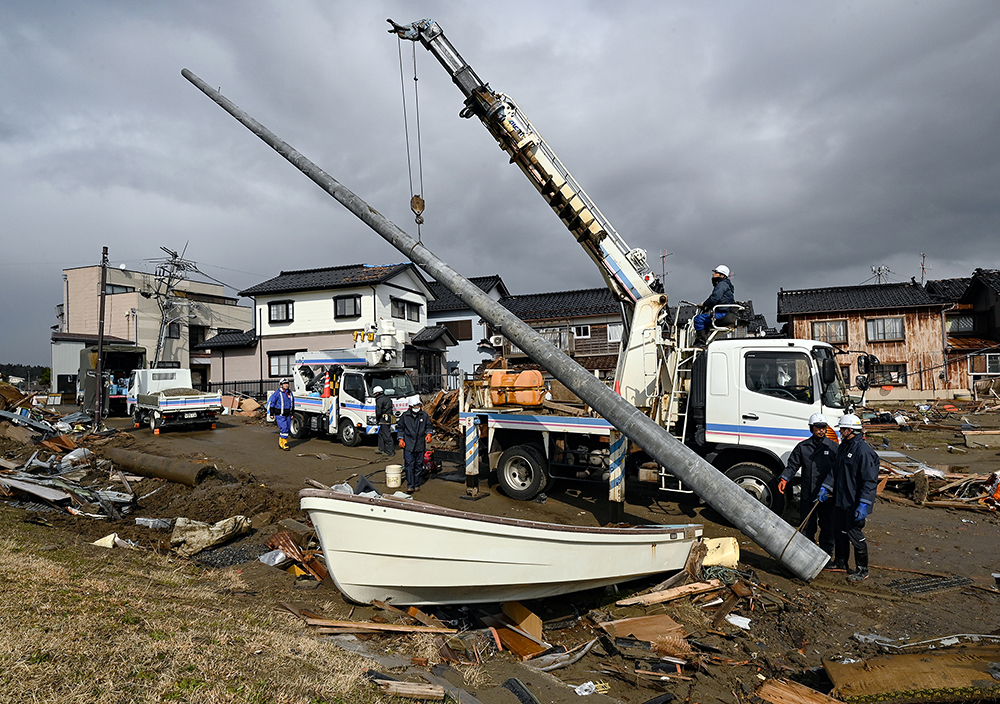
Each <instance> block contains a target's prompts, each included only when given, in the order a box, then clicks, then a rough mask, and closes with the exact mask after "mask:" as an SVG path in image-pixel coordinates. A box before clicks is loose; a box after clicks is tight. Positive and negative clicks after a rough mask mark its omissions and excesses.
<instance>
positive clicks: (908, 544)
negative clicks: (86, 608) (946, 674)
mask: <svg viewBox="0 0 1000 704" xmlns="http://www.w3.org/2000/svg"><path fill="white" fill-rule="evenodd" d="M974 421H975V422H976V423H977V424H979V425H981V426H982V427H984V428H989V427H993V428H996V427H1000V416H996V415H993V416H990V415H980V416H975V419H974ZM957 422H958V421H957V420H955V421H954V423H953V424H954V425H955V426H956V430H957ZM111 424H112V425H114V426H117V427H119V428H121V429H122V430H123V431H124V432H123V433H122V434H121V435H120V436H118V437H116V438H115V439H114V440H112V441H111V442H110V443H108V445H107V446H115V447H123V448H127V449H130V450H136V451H140V452H148V453H152V454H156V455H160V456H165V457H174V458H182V459H186V460H189V461H192V462H199V463H204V464H205V465H206V466H210V467H213V468H214V471H213V472H212V473H211V475H210V476H208V477H207V478H206V479H204V480H203V481H202V482H201V483H200V484H199V485H198V486H196V487H194V488H189V487H185V486H181V485H178V484H171V483H167V482H161V481H157V480H150V479H145V480H142V481H141V482H139V484H138V486H137V487H136V492H137V494H138V495H139V496H143V497H144V498H142V499H141V500H140V501H139V503H138V507H137V509H136V510H135V511H134V512H133V513H132V514H131V515H130V516H128V517H127V518H126V519H125V520H122V521H116V522H107V521H96V520H91V519H85V518H74V517H72V516H68V515H64V514H53V513H47V514H45V515H44V519H45V520H46V521H48V522H49V523H50V524H51V526H52V527H46V526H39V527H38V529H37V530H38V531H39V532H40V535H41V536H42V537H40V539H39V540H40V542H42V543H44V542H46V541H48V542H52V541H53V540H55V542H58V541H59V538H58V537H56V538H53V537H51V536H59V535H64V536H68V535H73V536H76V537H75V540H77V541H80V540H83V539H87V540H93V539H96V538H99V537H102V536H104V535H106V534H108V533H109V532H111V531H116V532H118V534H119V535H120V536H122V537H124V538H127V539H130V540H133V541H135V542H137V543H138V544H140V545H142V546H144V547H151V548H156V547H162V546H163V541H164V538H166V537H167V534H166V533H156V532H152V531H150V530H148V529H145V528H140V527H137V526H135V524H134V518H135V517H136V516H145V517H153V518H176V517H179V516H185V517H188V518H192V519H197V520H201V521H206V522H215V521H218V520H221V519H223V518H227V517H229V516H232V515H234V514H243V515H247V516H250V517H252V518H253V519H254V526H255V530H254V531H253V532H252V533H251V534H250V535H249V536H247V537H245V538H243V539H241V540H240V541H239V543H238V544H237V545H236V546H235V550H234V546H229V547H228V548H226V549H225V551H228V552H229V553H232V552H234V551H235V553H236V554H237V555H240V554H243V555H245V556H248V557H249V558H250V559H251V562H248V563H246V564H245V566H244V567H243V568H242V569H243V577H244V579H245V580H246V581H248V582H249V583H250V584H252V585H255V586H256V587H257V589H258V592H259V595H260V598H262V599H270V600H273V601H274V602H279V601H290V602H295V603H297V604H299V605H302V606H306V607H309V608H312V609H314V610H317V611H319V610H322V609H321V608H320V605H321V604H325V605H326V606H327V608H326V613H328V614H329V615H330V616H331V617H333V618H345V617H347V616H348V615H350V617H351V618H354V619H365V618H369V617H371V616H372V614H373V613H374V612H373V610H372V609H371V608H369V607H363V606H356V605H353V604H350V603H347V602H345V601H344V600H343V599H341V598H340V597H339V594H337V592H336V589H335V587H333V586H332V584H328V583H324V584H322V585H321V586H320V587H319V588H318V589H316V590H315V591H308V592H305V591H303V590H301V589H297V588H296V587H295V578H294V577H292V576H291V575H287V574H285V573H283V572H278V571H277V570H274V569H272V568H265V567H264V566H263V565H261V564H260V563H256V562H253V561H252V559H253V556H254V555H256V554H257V553H259V552H263V550H264V548H263V543H264V541H265V540H266V539H267V537H268V536H269V535H270V534H271V533H273V532H274V531H275V530H277V526H276V524H277V522H278V521H279V520H281V519H284V518H296V519H298V520H303V521H304V520H306V516H305V514H304V513H303V512H301V511H300V510H299V508H298V499H297V496H296V493H297V492H298V490H299V489H301V488H302V487H303V486H304V482H305V480H306V479H307V478H311V479H315V480H318V481H320V482H323V483H324V484H328V485H329V484H336V483H339V482H343V481H349V482H351V483H352V484H353V483H354V482H355V481H356V480H357V478H358V476H359V475H365V476H367V477H368V478H369V479H370V480H371V481H372V483H374V484H375V486H376V487H377V488H379V489H383V488H384V486H385V474H384V466H385V464H386V462H385V460H384V458H380V457H377V456H376V455H375V447H374V445H372V444H363V445H361V446H359V447H356V448H348V447H344V446H342V445H340V444H339V443H336V442H333V441H331V440H329V439H326V438H307V439H304V440H301V441H292V443H291V444H292V450H291V452H282V451H281V450H280V449H279V448H278V445H277V436H276V432H275V430H274V426H273V425H266V424H264V423H263V422H262V421H258V420H254V419H244V418H239V417H225V418H224V419H223V420H222V422H220V423H219V425H218V427H217V429H216V430H213V431H187V432H179V431H175V432H166V431H165V432H163V433H162V434H161V435H158V436H155V435H153V434H152V433H151V432H150V431H149V430H148V429H147V428H141V429H134V430H133V429H132V428H131V427H129V426H130V424H128V423H126V422H125V421H124V420H122V419H119V420H116V419H112V421H111ZM955 432H956V431H955V430H949V431H944V430H938V431H915V432H909V433H904V432H899V431H894V432H890V433H885V434H881V433H878V434H873V435H872V436H871V438H870V441H871V442H872V444H873V445H875V446H881V445H882V442H883V438H884V439H885V441H887V442H888V444H889V446H890V447H891V448H892V449H896V450H900V451H901V452H904V453H906V454H908V455H910V456H913V457H915V458H918V459H920V460H923V461H925V462H928V463H929V464H932V465H934V466H937V467H941V468H945V469H946V471H956V472H961V471H967V472H970V473H985V472H990V471H996V470H997V469H1000V446H995V447H978V448H970V449H968V450H967V452H964V453H963V452H961V450H965V449H966V448H965V447H964V445H963V444H962V440H961V438H960V437H956V435H955ZM904 444H905V447H904ZM997 444H998V445H1000V442H998V443H997ZM949 446H951V447H952V448H953V450H952V451H949V450H948V447H949ZM955 447H959V448H961V450H955V449H954V448H955ZM23 453H24V448H21V447H19V446H16V445H15V444H14V443H11V442H10V441H6V440H0V454H3V455H4V456H7V457H11V456H15V455H21V454H23ZM318 454H322V455H326V456H328V458H325V459H321V458H319V457H317V455H318ZM401 457H402V455H401V453H400V454H399V455H398V458H399V459H398V461H400V462H401ZM457 469H459V468H458V467H457V466H456V465H449V464H445V465H444V466H443V467H442V470H443V473H447V472H449V471H453V470H457ZM483 488H484V489H485V490H486V491H488V492H489V496H488V497H486V498H484V499H482V500H480V501H476V502H469V501H465V500H462V499H461V498H460V497H461V496H462V495H463V494H464V483H456V482H452V481H446V480H444V479H442V478H440V476H435V477H434V478H432V479H431V480H430V481H429V482H428V483H427V484H425V485H424V487H423V488H422V489H421V491H420V493H419V494H418V495H417V498H418V499H419V500H421V501H426V502H429V503H433V504H437V505H441V506H447V507H451V508H456V509H461V510H467V511H474V512H479V513H486V514H491V515H499V516H509V517H516V518H524V519H533V520H540V521H547V522H553V523H567V524H576V525H600V524H601V523H603V522H605V521H606V520H607V518H608V512H607V498H606V495H607V490H606V488H604V487H602V486H600V485H594V484H579V485H573V484H568V483H567V484H565V485H563V486H561V487H556V488H555V489H554V490H553V492H552V493H550V494H549V495H548V498H547V500H546V501H544V503H539V502H519V501H513V500H511V499H508V498H507V497H505V496H503V494H501V493H500V492H499V491H498V490H497V488H496V486H495V484H494V483H493V482H492V481H490V482H489V485H488V486H487V485H486V483H484V486H483ZM626 499H627V504H626V511H625V513H626V520H628V521H630V522H634V523H650V522H653V523H669V522H673V521H678V522H681V521H682V522H689V521H694V522H700V523H703V524H704V526H705V535H706V536H708V537H720V536H728V535H735V536H737V537H738V538H739V539H740V546H741V550H742V557H741V561H742V563H743V565H744V566H743V567H741V569H742V570H744V571H745V572H746V573H752V575H753V578H754V579H755V580H756V581H757V582H758V583H759V584H761V585H762V586H763V587H765V588H766V589H767V590H769V591H770V592H771V593H772V594H774V595H777V596H776V597H775V598H774V599H773V600H772V601H773V602H774V603H776V604H779V605H780V607H774V608H770V609H768V610H767V611H766V612H765V611H763V606H764V605H763V604H762V603H761V602H760V601H757V602H756V603H755V604H754V606H753V610H750V608H749V607H748V606H746V602H744V606H742V607H741V608H740V609H739V610H738V611H736V612H735V613H738V614H741V615H744V616H748V617H749V618H750V619H751V625H750V629H749V631H741V630H740V629H738V628H735V627H728V626H724V627H723V628H722V629H719V630H720V631H721V632H722V633H724V635H716V634H714V633H709V632H708V630H714V629H708V630H706V626H705V617H704V616H703V615H702V614H701V612H699V611H698V609H695V608H691V607H690V606H686V605H680V604H674V605H667V606H656V607H648V608H646V609H643V608H641V607H631V608H618V607H615V606H614V600H615V599H616V598H620V595H616V594H615V593H614V590H598V591H597V592H586V593H582V594H577V595H570V596H566V597H561V598H559V599H550V600H546V601H544V602H541V603H531V604H529V606H530V607H531V608H532V609H534V610H535V611H536V612H537V613H538V614H539V615H540V616H542V617H543V619H547V620H551V621H552V622H553V624H554V625H557V626H566V625H567V623H568V622H567V621H566V620H565V618H564V617H565V616H567V615H573V614H579V615H583V614H586V613H587V612H589V611H591V610H593V609H597V610H600V611H603V612H606V613H608V614H612V615H613V616H614V617H615V618H624V617H629V616H639V615H646V614H653V613H668V614H670V615H671V616H673V617H674V618H675V619H676V620H678V621H681V622H682V623H684V624H685V626H687V627H688V630H689V631H692V630H696V629H699V628H700V629H701V634H700V635H699V636H698V637H697V640H698V642H699V643H700V644H702V645H705V646H707V647H708V648H709V649H714V650H715V651H717V652H714V653H713V658H714V659H713V660H711V661H708V662H706V664H705V665H704V667H703V668H702V669H701V670H700V671H696V670H685V671H684V673H683V676H684V677H685V678H687V679H673V680H670V681H664V682H660V683H656V682H651V681H640V682H636V681H634V680H633V681H627V678H616V677H614V676H611V675H609V674H606V673H601V672H598V671H597V669H598V667H599V666H600V664H601V663H613V664H614V663H617V664H619V665H624V664H627V663H628V661H627V660H625V659H623V658H622V657H621V656H615V655H614V654H612V653H608V652H606V650H604V649H602V647H601V646H598V648H597V649H595V651H594V652H593V653H592V654H591V655H589V656H587V657H586V658H585V659H584V660H583V661H581V662H580V663H579V664H577V665H575V666H572V667H570V668H566V669H563V670H558V671H556V672H554V673H553V675H554V677H553V676H551V675H542V674H537V673H533V672H531V671H529V670H526V669H525V668H524V667H523V666H522V665H520V664H517V663H516V662H514V660H513V659H512V658H511V657H510V655H509V654H507V653H500V654H495V655H494V656H493V657H492V658H491V659H490V660H489V661H488V662H487V664H486V668H485V674H486V677H485V679H484V680H483V681H480V682H477V683H476V686H470V685H468V684H465V685H463V686H465V688H466V689H467V690H469V691H472V692H473V693H474V694H475V696H477V697H478V698H479V699H480V700H481V701H482V702H484V703H485V704H515V703H516V701H517V699H516V698H515V697H514V696H513V695H512V694H511V693H510V692H509V691H507V690H505V689H503V688H501V687H500V686H499V685H500V684H501V683H502V682H503V681H504V680H505V679H506V678H507V677H509V676H517V677H519V678H520V679H521V680H522V681H524V682H526V683H527V684H528V685H529V687H530V688H531V689H532V691H533V692H534V693H535V695H536V696H537V697H538V699H539V700H540V701H541V702H570V701H578V700H579V697H578V696H577V695H576V694H575V693H574V692H573V690H572V689H571V688H570V687H568V686H565V684H562V683H567V684H572V685H577V684H580V683H582V682H586V681H588V680H591V681H595V682H596V681H598V680H603V681H605V682H607V683H609V685H610V691H609V693H608V698H605V697H603V696H601V695H592V696H591V697H590V698H589V699H587V700H585V701H591V702H599V701H611V700H614V701H621V702H629V703H642V702H646V701H647V700H649V699H651V698H653V697H655V696H657V695H658V694H661V693H664V692H669V693H672V694H674V695H675V696H676V697H677V699H678V701H690V702H700V703H701V704H708V703H710V702H740V701H751V700H752V692H753V691H754V690H755V689H756V688H757V687H758V686H759V685H760V683H761V681H762V679H764V678H768V677H779V676H780V677H786V678H789V679H795V680H798V681H801V682H803V683H806V684H809V685H810V686H813V687H815V688H818V689H824V688H825V689H826V690H828V689H829V687H830V683H829V682H828V681H826V680H825V677H824V675H823V674H822V672H821V670H820V669H819V668H820V667H821V665H822V662H823V660H824V659H829V658H833V659H842V658H851V657H853V658H860V657H866V656H871V655H875V654H876V653H877V651H876V650H875V649H874V647H873V646H871V645H864V644H862V643H860V642H858V641H857V640H856V639H854V638H853V636H854V634H856V633H876V634H879V635H881V636H884V637H887V638H890V639H897V638H906V639H910V640H922V639H931V638H937V637H941V636H946V635H950V634H955V633H1000V592H996V591H995V590H992V585H993V578H992V577H991V573H992V572H1000V557H998V545H1000V541H998V526H1000V520H998V518H997V516H996V515H995V514H987V513H981V512H974V511H959V510H952V509H942V508H936V509H931V508H920V507H911V506H903V505H898V504H894V503H890V502H888V501H885V500H881V501H879V503H878V505H877V506H876V507H875V511H874V514H873V516H872V517H871V518H870V519H869V522H868V526H867V528H866V535H867V537H868V541H869V545H870V551H871V563H872V564H871V568H872V577H871V578H870V579H868V580H867V581H865V582H863V583H861V584H859V585H849V584H848V583H847V582H846V581H845V576H844V575H843V573H839V574H836V573H823V574H822V575H820V576H819V577H818V578H817V579H816V580H814V581H813V582H812V583H811V584H805V583H804V582H802V581H800V580H797V579H795V578H791V577H789V576H788V575H787V574H786V573H785V572H784V571H783V570H782V569H781V568H780V567H779V566H778V565H777V564H776V563H775V561H774V560H773V559H771V558H770V557H768V556H767V555H766V554H765V553H764V552H763V551H762V550H761V549H760V548H758V547H757V546H756V545H754V544H753V543H752V542H750V541H749V540H747V539H746V538H745V537H743V536H742V535H741V534H739V533H738V532H736V531H734V530H733V529H732V528H731V527H729V526H727V525H726V523H725V521H723V520H722V519H721V517H719V516H718V515H717V514H715V512H714V511H712V510H711V509H709V508H707V507H705V506H703V505H699V504H698V503H697V502H692V501H687V502H678V501H675V500H673V498H672V497H671V496H669V495H667V494H664V493H662V492H658V491H657V490H656V489H655V487H653V486H652V485H647V484H640V483H638V482H632V483H631V484H630V485H629V487H628V490H627V492H626ZM0 510H5V511H15V510H20V509H12V508H7V507H5V508H3V509H0ZM797 515H798V511H797V507H796V506H794V505H792V506H789V507H788V508H787V509H786V512H785V518H786V520H788V521H789V522H794V523H797V520H796V517H797ZM46 535H47V536H48V537H46ZM65 539H68V538H64V540H65ZM404 539H405V537H404V536H400V540H404ZM225 551H224V552H223V553H220V554H222V555H225V554H226V552H225ZM240 551H242V553H241V552H240ZM213 552H214V551H213ZM211 554H212V553H209V555H208V556H205V559H210V558H211ZM922 572H926V573H931V574H937V573H940V574H947V575H960V576H964V577H968V578H970V579H972V580H973V582H972V585H969V586H965V587H960V588H952V589H949V590H946V591H936V592H931V593H928V594H924V595H904V594H902V593H900V592H899V591H897V590H896V589H894V588H892V587H891V586H890V583H892V582H895V581H897V580H901V579H912V578H916V577H918V576H919V574H918V573H922ZM646 586H649V583H637V584H634V585H628V586H622V587H621V594H626V593H631V592H632V591H635V590H636V589H640V588H643V587H646ZM330 604H332V605H333V606H330ZM441 615H442V617H453V616H455V614H454V613H449V612H447V611H445V612H442V613H441ZM560 621H561V622H560ZM570 621H571V622H573V625H571V626H569V627H562V628H558V629H554V630H547V631H546V639H547V640H548V641H549V642H552V643H554V644H559V645H565V646H566V647H573V646H576V645H578V644H580V643H582V642H585V641H587V640H589V639H590V638H592V637H593V632H594V628H593V626H592V624H591V623H590V621H589V620H588V619H587V618H582V619H577V620H574V619H570ZM366 646H367V647H369V648H372V649H373V650H375V651H379V650H385V649H386V648H388V647H392V648H394V649H398V648H400V647H401V646H400V644H399V642H398V641H395V642H392V643H387V642H386V641H385V639H379V638H375V639H369V640H367V641H366ZM396 654H397V655H398V654H401V653H399V652H397V653H396ZM456 683H457V684H462V682H461V679H458V680H456Z"/></svg>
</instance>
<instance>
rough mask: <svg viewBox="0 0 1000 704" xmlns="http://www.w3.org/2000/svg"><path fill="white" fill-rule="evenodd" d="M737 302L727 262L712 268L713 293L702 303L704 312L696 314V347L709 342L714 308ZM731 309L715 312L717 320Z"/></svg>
mask: <svg viewBox="0 0 1000 704" xmlns="http://www.w3.org/2000/svg"><path fill="white" fill-rule="evenodd" d="M734 303H736V293H735V290H734V288H733V282H732V281H730V279H729V267H728V266H726V265H725V264H719V266H717V267H715V268H714V269H712V295H710V296H709V297H708V298H706V299H705V302H704V303H702V304H701V309H702V311H703V312H702V313H699V314H698V315H696V316H694V329H695V331H696V334H695V341H694V346H695V347H704V346H705V344H706V343H707V342H708V334H709V330H708V328H709V327H711V325H712V324H713V323H714V321H713V320H712V316H713V310H712V309H713V308H715V306H721V305H727V304H728V305H731V304H734ZM728 312H729V311H718V312H715V313H714V315H715V320H718V319H720V318H722V317H724V316H725V315H726V313H728Z"/></svg>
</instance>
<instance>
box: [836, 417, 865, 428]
mask: <svg viewBox="0 0 1000 704" xmlns="http://www.w3.org/2000/svg"><path fill="white" fill-rule="evenodd" d="M837 427H838V428H850V429H851V430H861V419H860V418H858V417H857V416H856V415H854V414H853V413H848V414H846V415H843V416H841V417H840V422H839V423H837Z"/></svg>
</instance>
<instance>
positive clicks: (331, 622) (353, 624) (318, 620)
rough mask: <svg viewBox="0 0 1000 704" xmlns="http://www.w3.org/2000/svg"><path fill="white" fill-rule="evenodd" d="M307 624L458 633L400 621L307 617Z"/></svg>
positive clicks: (375, 629) (410, 631) (451, 629)
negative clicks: (379, 621)
mask: <svg viewBox="0 0 1000 704" xmlns="http://www.w3.org/2000/svg"><path fill="white" fill-rule="evenodd" d="M305 622H306V625H307V626H327V627H329V628H364V629H366V630H369V631H393V632H395V633H457V632H458V631H456V630H455V629H454V628H435V627H433V626H406V625H403V624H398V623H371V622H369V621H334V620H332V619H326V618H307V619H305Z"/></svg>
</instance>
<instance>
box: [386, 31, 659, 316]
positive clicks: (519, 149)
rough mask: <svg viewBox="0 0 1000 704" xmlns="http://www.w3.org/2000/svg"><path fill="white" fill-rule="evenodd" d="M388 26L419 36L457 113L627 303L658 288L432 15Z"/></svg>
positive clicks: (640, 257)
mask: <svg viewBox="0 0 1000 704" xmlns="http://www.w3.org/2000/svg"><path fill="white" fill-rule="evenodd" d="M389 23H390V24H392V29H390V30H389V31H390V32H391V33H393V34H396V35H398V36H400V37H401V38H403V39H409V40H411V41H419V42H420V43H421V44H423V45H424V46H425V47H426V48H427V50H428V51H430V52H431V53H432V54H433V55H434V56H435V57H436V58H437V60H438V61H440V62H441V65H442V66H444V68H445V70H446V71H447V72H448V75H450V76H451V79H452V81H454V82H455V85H456V86H458V89H459V90H460V91H462V94H463V95H464V96H465V107H464V108H463V109H462V111H461V113H459V114H460V115H461V116H462V117H465V118H469V117H472V116H473V115H474V116H476V117H478V118H479V119H480V120H481V121H482V123H483V124H484V125H485V126H486V129H488V130H489V131H490V134H492V135H493V137H494V139H496V140H497V143H498V144H499V145H500V148H501V149H503V150H504V151H505V152H507V153H508V154H509V155H510V160H511V162H513V163H515V164H517V165H518V167H519V168H520V169H521V171H523V172H524V175H525V176H527V177H528V180H529V181H531V183H532V185H534V187H535V188H536V189H537V190H538V192H539V193H540V194H541V195H542V197H543V198H544V199H545V202H547V203H548V204H549V206H550V207H551V208H552V210H554V211H555V213H556V215H558V216H559V219H560V220H562V221H563V223H564V224H565V225H566V227H567V228H568V229H569V231H570V232H571V233H573V236H574V237H575V238H576V240H577V242H579V243H580V245H581V246H582V247H583V249H584V251H586V252H587V254H588V255H589V256H590V258H591V259H592V260H593V261H594V263H595V264H597V266H598V268H599V269H600V271H601V275H602V276H603V277H604V280H605V281H606V282H607V285H608V287H609V288H610V289H611V290H612V291H613V292H614V293H615V294H616V295H617V296H618V298H619V299H621V301H622V302H623V303H624V304H625V305H626V307H627V308H628V313H629V314H628V315H627V316H626V322H627V321H628V320H629V319H630V318H631V312H632V308H634V306H635V304H636V303H637V302H638V301H639V300H640V299H642V298H646V297H647V296H651V295H653V294H655V293H658V292H660V291H662V290H663V289H662V287H661V285H660V282H659V281H658V280H657V278H656V276H655V275H654V274H653V272H652V270H651V269H650V268H649V264H648V263H647V262H646V252H645V251H644V250H642V249H630V248H629V247H628V245H627V244H626V243H625V241H624V240H623V239H622V238H621V236H620V235H619V234H618V232H617V231H616V230H615V228H614V227H612V225H611V223H610V222H609V221H608V219H607V218H606V217H604V214H603V213H601V211H600V210H599V209H598V208H597V206H596V205H595V204H594V202H593V201H592V200H591V199H590V197H589V196H588V195H587V194H586V193H585V192H584V190H583V188H581V187H580V184H579V183H577V181H576V179H574V178H573V175H572V174H570V172H569V171H568V170H567V169H566V167H565V166H563V163H562V162H561V161H559V157H557V156H556V154H555V152H553V151H552V149H551V148H550V147H549V145H548V144H547V143H546V142H545V140H544V139H542V137H541V135H540V134H538V132H537V130H535V128H534V127H533V126H532V124H531V122H530V121H529V120H528V118H527V117H525V115H524V113H522V112H521V110H520V108H518V107H517V104H516V103H515V102H514V101H513V100H512V99H511V98H510V97H509V96H506V95H504V94H503V93H497V92H495V91H493V89H492V88H490V87H489V84H487V83H484V82H483V81H482V80H481V79H480V78H479V76H477V75H476V72H475V71H474V70H473V69H472V67H471V66H469V64H468V63H466V61H465V59H463V58H462V56H461V55H460V54H459V53H458V51H456V50H455V47H454V46H452V44H451V42H450V41H448V39H447V38H446V37H445V36H444V32H443V31H442V30H441V27H440V26H439V25H438V24H437V22H434V21H433V20H420V21H419V22H414V23H412V24H409V25H398V24H396V23H395V22H393V21H392V20H389Z"/></svg>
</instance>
